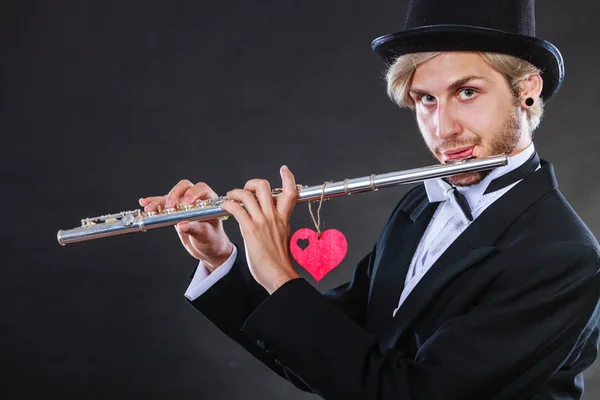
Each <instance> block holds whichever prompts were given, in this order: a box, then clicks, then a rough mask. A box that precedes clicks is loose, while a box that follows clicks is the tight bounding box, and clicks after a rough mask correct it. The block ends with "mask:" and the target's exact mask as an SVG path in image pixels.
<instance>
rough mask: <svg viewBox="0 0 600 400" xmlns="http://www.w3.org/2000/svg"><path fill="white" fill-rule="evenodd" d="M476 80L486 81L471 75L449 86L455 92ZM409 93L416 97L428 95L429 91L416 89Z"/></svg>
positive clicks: (481, 77)
mask: <svg viewBox="0 0 600 400" xmlns="http://www.w3.org/2000/svg"><path fill="white" fill-rule="evenodd" d="M475 79H485V78H484V77H483V76H477V75H469V76H465V77H464V78H461V79H458V80H456V81H454V82H452V83H451V84H450V86H448V89H447V90H449V91H451V92H453V91H455V90H458V89H460V88H461V87H463V86H464V85H466V84H467V83H469V82H470V81H472V80H475ZM409 93H411V94H415V95H425V94H427V91H425V90H422V89H419V88H414V89H410V91H409Z"/></svg>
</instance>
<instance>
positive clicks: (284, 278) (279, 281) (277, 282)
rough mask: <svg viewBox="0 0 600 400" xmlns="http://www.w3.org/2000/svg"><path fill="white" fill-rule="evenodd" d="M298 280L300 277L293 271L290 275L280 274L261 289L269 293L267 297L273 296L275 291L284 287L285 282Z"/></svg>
mask: <svg viewBox="0 0 600 400" xmlns="http://www.w3.org/2000/svg"><path fill="white" fill-rule="evenodd" d="M296 278H300V275H298V274H297V273H296V271H293V272H291V273H286V274H281V275H278V276H277V277H275V278H274V279H272V280H271V282H269V283H268V284H267V285H263V287H264V288H265V289H266V290H267V292H269V295H271V294H273V293H274V292H275V291H276V290H277V289H279V288H280V287H282V286H283V285H285V284H286V283H287V282H289V281H291V280H292V279H296Z"/></svg>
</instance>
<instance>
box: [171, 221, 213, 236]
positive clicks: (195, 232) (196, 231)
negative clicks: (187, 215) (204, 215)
mask: <svg viewBox="0 0 600 400" xmlns="http://www.w3.org/2000/svg"><path fill="white" fill-rule="evenodd" d="M205 225H206V224H204V223H202V222H200V221H193V222H187V221H184V222H180V223H179V224H177V230H178V231H179V232H181V233H185V234H187V235H190V236H192V237H194V238H195V239H203V237H204V236H205V235H206V233H207V232H206V226H205Z"/></svg>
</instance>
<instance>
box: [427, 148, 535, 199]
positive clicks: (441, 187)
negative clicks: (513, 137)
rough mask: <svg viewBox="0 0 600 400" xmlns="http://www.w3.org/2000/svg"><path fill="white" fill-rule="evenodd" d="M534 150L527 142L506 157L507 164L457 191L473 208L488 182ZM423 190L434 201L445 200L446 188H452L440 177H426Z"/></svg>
mask: <svg viewBox="0 0 600 400" xmlns="http://www.w3.org/2000/svg"><path fill="white" fill-rule="evenodd" d="M534 152H535V148H534V146H533V142H531V143H530V144H529V146H527V147H526V148H525V150H523V151H522V152H520V153H519V154H515V155H514V156H512V157H508V164H506V165H504V166H502V167H497V168H494V169H493V170H492V172H490V173H489V174H488V175H487V176H486V177H485V178H484V179H483V180H482V181H481V182H479V183H477V184H475V185H471V186H457V187H456V188H457V189H458V191H459V192H460V193H461V194H462V195H464V196H465V198H466V199H467V201H468V203H469V206H470V207H471V208H474V207H475V206H476V205H477V204H478V203H479V201H480V200H481V198H482V197H483V193H484V192H485V190H486V189H487V187H488V186H489V184H490V182H492V181H493V180H494V179H496V178H498V177H500V176H502V175H504V174H506V173H508V172H510V171H512V170H514V169H516V168H518V167H520V166H521V165H523V164H524V163H525V162H526V161H527V160H529V157H531V155H532V154H533V153H534ZM424 184H425V190H426V191H427V198H428V199H429V202H430V203H435V202H439V201H444V200H446V199H447V198H448V197H447V193H448V190H450V189H451V188H452V186H450V185H449V184H448V183H447V182H445V181H444V180H443V179H442V178H435V179H428V180H426V181H424Z"/></svg>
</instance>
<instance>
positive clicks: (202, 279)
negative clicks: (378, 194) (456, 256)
mask: <svg viewBox="0 0 600 400" xmlns="http://www.w3.org/2000/svg"><path fill="white" fill-rule="evenodd" d="M534 151H535V150H534V147H533V143H531V144H530V145H529V146H528V147H527V148H526V149H525V150H524V151H522V152H521V153H519V154H517V155H515V156H513V157H509V159H508V164H507V165H505V166H503V167H498V168H496V169H494V170H493V171H492V172H491V173H490V174H489V175H488V176H486V177H485V179H483V180H482V181H481V182H480V183H478V184H476V185H473V186H469V187H459V188H458V190H459V192H460V193H461V194H463V195H464V196H465V197H466V199H467V201H468V203H469V205H470V206H471V212H472V214H473V220H475V219H476V218H477V217H478V216H479V215H480V214H481V213H482V212H483V210H485V209H486V208H487V207H489V206H490V204H492V203H493V202H494V201H496V200H497V199H498V198H499V197H500V196H502V195H503V194H504V193H506V192H508V191H509V190H510V189H511V188H512V187H513V186H514V185H516V184H517V183H518V182H515V183H513V184H512V185H509V186H507V187H505V188H503V189H501V190H498V191H495V192H493V193H489V194H486V195H484V194H483V192H485V189H487V187H488V185H489V184H490V182H491V181H492V180H494V179H496V178H498V177H499V176H502V175H504V174H506V173H508V172H510V171H512V170H513V169H515V168H517V167H519V166H521V165H522V164H523V163H524V162H525V161H527V160H528V159H529V157H531V155H532V154H533V153H534ZM538 168H539V167H538ZM424 183H425V189H426V191H427V197H428V198H429V201H430V202H438V201H441V202H443V203H442V204H441V205H440V206H439V207H438V209H437V210H436V212H435V214H434V215H433V217H432V219H431V221H430V222H429V226H428V227H427V229H426V231H425V234H424V235H423V237H422V238H421V242H420V243H419V246H418V247H417V250H416V252H415V254H414V256H413V260H412V262H411V265H410V268H409V270H408V274H407V275H406V280H405V283H404V290H403V291H402V294H401V296H400V301H399V303H398V308H399V307H400V306H401V305H402V303H403V302H404V300H405V299H406V297H408V295H409V294H410V292H411V291H412V290H413V289H414V287H415V286H416V285H417V283H419V281H420V280H421V278H422V277H423V275H425V273H426V272H427V271H428V270H429V268H430V267H431V265H433V263H434V262H435V260H437V259H438V258H439V257H440V256H441V255H442V253H443V252H444V251H445V250H446V249H447V248H448V247H449V246H450V245H451V244H452V242H454V240H455V239H456V238H457V237H458V236H459V235H460V234H461V233H462V232H463V231H464V230H465V229H466V228H467V226H468V225H469V224H470V222H469V221H468V220H467V219H466V218H464V216H463V214H462V212H461V211H460V210H457V208H454V207H455V206H454V205H453V202H451V201H448V199H449V198H448V189H450V185H448V184H447V183H446V182H444V181H443V180H442V179H439V178H438V179H431V180H428V181H425V182H424ZM237 253H238V249H237V247H236V246H235V245H234V246H233V252H232V253H231V256H230V257H229V258H228V259H227V261H225V262H224V263H223V264H222V265H221V266H219V267H218V268H217V269H215V270H214V272H212V273H210V271H209V270H208V269H207V268H206V266H205V265H204V264H203V263H202V262H200V263H199V264H198V268H197V269H196V272H195V273H194V277H193V278H192V282H191V283H190V285H189V286H188V288H187V290H186V292H185V296H186V297H187V298H188V299H189V300H190V301H193V300H195V299H197V298H198V297H199V296H201V295H202V294H203V293H204V292H206V291H207V290H208V289H209V288H210V287H211V286H212V285H214V284H215V283H216V282H217V281H218V280H219V279H221V278H222V277H223V276H225V275H226V274H227V273H228V272H229V271H230V270H231V267H232V266H233V264H234V262H235V259H236V257H237ZM398 308H396V309H395V310H394V315H395V314H396V311H397V310H398Z"/></svg>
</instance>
